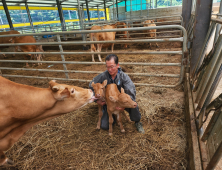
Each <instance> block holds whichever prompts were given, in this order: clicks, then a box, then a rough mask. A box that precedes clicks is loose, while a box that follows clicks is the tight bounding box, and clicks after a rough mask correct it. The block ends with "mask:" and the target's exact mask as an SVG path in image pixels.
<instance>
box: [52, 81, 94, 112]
mask: <svg viewBox="0 0 222 170" xmlns="http://www.w3.org/2000/svg"><path fill="white" fill-rule="evenodd" d="M49 88H50V89H51V90H52V95H53V97H54V98H55V99H56V100H58V101H62V103H61V106H60V107H61V109H62V108H63V111H64V112H70V111H73V110H76V109H78V108H80V107H83V106H85V105H86V104H88V103H91V102H93V101H94V100H95V97H94V95H93V92H92V90H90V89H84V88H81V87H77V86H71V85H67V84H59V83H56V82H55V80H52V81H50V82H49Z"/></svg>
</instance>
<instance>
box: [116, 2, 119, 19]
mask: <svg viewBox="0 0 222 170" xmlns="http://www.w3.org/2000/svg"><path fill="white" fill-rule="evenodd" d="M116 16H117V21H119V11H118V0H116Z"/></svg>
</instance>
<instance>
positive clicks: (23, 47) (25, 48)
mask: <svg viewBox="0 0 222 170" xmlns="http://www.w3.org/2000/svg"><path fill="white" fill-rule="evenodd" d="M35 42H36V40H35V38H34V37H33V36H21V37H15V38H14V43H35ZM19 48H20V49H21V50H22V51H23V52H25V51H29V52H35V51H36V45H21V46H19Z"/></svg>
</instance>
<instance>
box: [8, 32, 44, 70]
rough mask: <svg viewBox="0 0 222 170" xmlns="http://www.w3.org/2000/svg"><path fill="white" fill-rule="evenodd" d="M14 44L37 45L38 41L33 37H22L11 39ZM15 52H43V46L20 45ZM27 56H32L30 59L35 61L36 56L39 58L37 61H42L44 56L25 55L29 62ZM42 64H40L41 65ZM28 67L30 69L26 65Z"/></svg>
mask: <svg viewBox="0 0 222 170" xmlns="http://www.w3.org/2000/svg"><path fill="white" fill-rule="evenodd" d="M11 42H12V43H36V40H35V38H34V37H33V36H21V37H14V38H12V39H11ZM15 51H22V52H43V49H42V46H37V45H19V46H16V47H15ZM27 56H30V59H33V58H34V56H35V57H36V58H37V61H40V60H42V54H36V55H34V54H28V55H27V54H25V55H24V58H25V60H27V59H28V58H27ZM40 64H42V63H38V65H40ZM26 67H29V64H28V63H26Z"/></svg>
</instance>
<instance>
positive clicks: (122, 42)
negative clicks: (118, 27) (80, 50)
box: [0, 34, 183, 46]
mask: <svg viewBox="0 0 222 170" xmlns="http://www.w3.org/2000/svg"><path fill="white" fill-rule="evenodd" d="M18 35H19V34H18ZM169 41H171V42H175V41H183V37H181V38H165V39H145V40H144V39H143V40H134V41H132V40H115V41H79V42H78V41H77V42H74V41H69V42H50V43H49V42H38V43H13V44H0V46H21V45H84V44H110V43H116V44H124V43H136V42H148V43H149V42H150V43H151V42H169Z"/></svg>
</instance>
